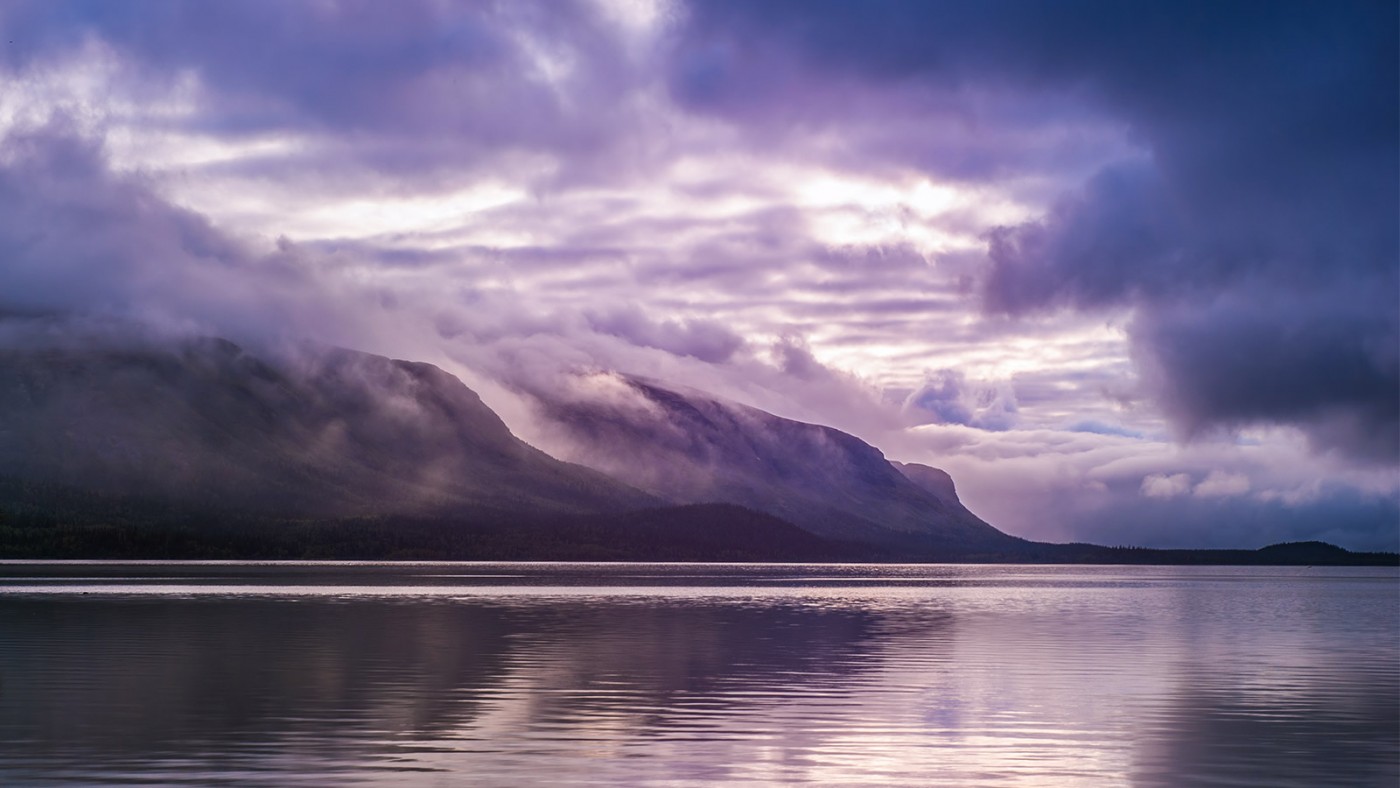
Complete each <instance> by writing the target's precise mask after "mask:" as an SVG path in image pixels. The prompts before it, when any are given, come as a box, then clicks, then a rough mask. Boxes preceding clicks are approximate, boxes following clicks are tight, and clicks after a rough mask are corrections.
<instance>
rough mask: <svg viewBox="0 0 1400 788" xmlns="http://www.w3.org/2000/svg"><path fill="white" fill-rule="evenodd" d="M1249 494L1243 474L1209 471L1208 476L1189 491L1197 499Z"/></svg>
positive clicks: (1245, 477)
mask: <svg viewBox="0 0 1400 788" xmlns="http://www.w3.org/2000/svg"><path fill="white" fill-rule="evenodd" d="M1247 492H1249V477H1248V476H1246V475H1244V474H1243V473H1228V472H1226V471H1211V472H1210V475H1209V476H1207V477H1206V478H1205V479H1203V480H1202V481H1201V483H1200V484H1197V485H1196V486H1195V488H1193V489H1192V490H1191V494H1192V495H1194V496H1196V497H1197V498H1222V497H1229V496H1235V495H1244V494H1245V493H1247Z"/></svg>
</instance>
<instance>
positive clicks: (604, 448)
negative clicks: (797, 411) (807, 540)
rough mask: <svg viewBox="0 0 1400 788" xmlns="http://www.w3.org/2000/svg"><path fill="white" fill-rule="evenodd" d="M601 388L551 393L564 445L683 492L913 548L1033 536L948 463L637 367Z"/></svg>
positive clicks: (973, 547) (931, 552) (938, 553)
mask: <svg viewBox="0 0 1400 788" xmlns="http://www.w3.org/2000/svg"><path fill="white" fill-rule="evenodd" d="M595 383H597V382H596V381H595ZM592 388H594V389H604V390H606V391H607V392H608V393H607V396H595V397H589V398H576V397H575V398H548V397H540V409H541V413H542V414H543V416H544V417H545V418H546V419H548V421H549V422H550V423H551V424H553V425H554V426H555V429H556V437H558V438H561V439H562V445H564V446H566V447H567V449H566V450H564V451H563V454H562V456H564V457H566V458H568V459H570V460H571V461H574V462H578V463H580V464H583V465H587V466H589V467H591V468H596V469H598V470H600V471H602V472H604V473H606V474H608V475H609V476H612V477H614V478H617V479H620V480H622V481H625V482H627V483H628V484H630V485H633V486H635V487H637V488H640V489H642V490H645V491H647V492H649V493H652V494H653V495H656V496H658V497H660V498H663V499H665V500H667V501H670V502H672V503H706V502H723V503H731V504H738V505H740V506H745V507H748V508H751V509H755V510H758V511H761V512H767V513H769V514H772V515H774V516H776V517H780V518H782V519H784V520H787V521H789V522H792V523H795V524H796V525H798V526H800V527H801V528H803V529H804V530H807V531H810V532H811V533H814V534H817V535H819V536H823V537H826V538H828V539H838V540H845V541H853V542H860V543H866V544H871V545H875V546H879V547H881V548H884V549H886V550H888V551H890V552H891V554H903V555H906V556H908V557H910V558H915V557H917V558H919V559H929V558H946V559H956V558H969V557H975V556H987V555H992V554H1008V553H1015V552H1018V551H1020V550H1022V549H1023V548H1024V547H1025V546H1026V545H1027V544H1028V543H1026V542H1025V541H1024V540H1021V539H1017V538H1016V537H1012V536H1009V535H1007V534H1004V533H1002V532H1000V531H998V530H996V529H995V528H993V527H992V526H990V525H988V524H987V523H985V522H983V521H982V520H981V519H979V518H978V517H977V516H976V515H974V514H972V512H970V511H968V510H967V508H966V507H965V506H963V505H962V503H961V502H960V501H959V500H958V498H957V494H956V492H955V491H954V488H953V484H952V480H951V479H950V478H949V477H948V475H947V474H946V473H944V472H943V471H940V470H938V469H936V468H930V467H928V466H923V465H907V466H906V465H900V464H897V463H892V462H890V461H888V460H886V459H885V457H884V455H883V454H881V453H880V451H879V450H878V449H876V448H875V447H873V446H871V445H870V444H868V443H865V442H864V441H861V440H860V439H858V438H856V437H854V436H852V435H848V434H846V433H844V432H841V431H839V430H836V429H833V428H831V427H824V426H821V425H817V424H807V423H803V422H799V421H793V420H791V419H785V418H781V417H778V416H774V415H773V414H771V413H766V412H764V411H761V410H758V409H756V408H751V407H747V406H744V405H740V404H737V403H733V402H726V401H723V400H720V399H718V398H715V397H712V396H710V395H707V394H703V393H701V392H698V391H691V390H684V389H680V388H677V387H669V386H665V385H662V384H660V383H658V382H655V381H650V380H643V379H640V378H635V377H627V376H621V375H607V380H606V381H602V382H601V385H593V386H592Z"/></svg>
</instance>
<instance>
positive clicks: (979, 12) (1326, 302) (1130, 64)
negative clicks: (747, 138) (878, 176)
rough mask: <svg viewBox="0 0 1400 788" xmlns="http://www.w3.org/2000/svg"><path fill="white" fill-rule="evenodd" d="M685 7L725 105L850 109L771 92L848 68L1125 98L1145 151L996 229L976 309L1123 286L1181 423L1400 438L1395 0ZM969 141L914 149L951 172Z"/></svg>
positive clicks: (936, 91)
mask: <svg viewBox="0 0 1400 788" xmlns="http://www.w3.org/2000/svg"><path fill="white" fill-rule="evenodd" d="M694 10H695V14H694V17H695V19H694V24H693V26H692V28H691V29H690V32H689V34H688V37H687V39H686V41H685V43H684V44H683V45H682V46H681V47H680V49H679V51H680V53H681V54H680V56H679V59H678V61H677V62H678V65H677V67H676V69H675V71H674V74H673V76H672V82H671V84H672V89H673V92H674V93H675V95H677V96H678V97H679V98H680V99H681V100H682V101H685V102H687V103H688V104H689V105H690V106H692V107H694V108H697V109H699V110H703V111H709V112H714V113H717V114H720V115H722V116H725V117H729V118H732V119H744V118H750V117H752V118H761V119H763V120H764V122H769V123H771V122H773V118H774V117H775V116H776V117H780V118H781V119H783V120H785V121H787V122H788V123H799V122H800V123H811V122H812V117H813V116H815V117H817V118H819V119H820V118H822V117H826V118H828V119H829V118H832V117H834V116H835V115H837V114H839V113H840V112H842V111H843V110H844V109H845V108H843V107H840V106H832V107H827V108H825V109H823V107H822V106H821V105H820V104H819V102H816V101H815V100H814V101H812V102H810V103H806V104H800V112H799V113H796V114H789V115H787V116H785V117H784V116H783V113H784V112H785V111H786V108H785V106H784V105H783V104H782V103H779V102H776V101H775V99H776V97H777V96H779V95H780V94H782V93H783V92H785V91H793V90H798V91H803V90H805V91H807V92H808V94H810V93H811V92H812V91H815V90H817V89H819V88H820V87H821V86H822V85H823V84H825V83H829V84H832V85H840V84H842V83H843V81H849V80H851V79H856V80H863V81H865V82H866V83H867V84H871V85H877V86H878V85H886V86H897V89H899V90H902V91H909V90H910V89H911V86H922V87H923V88H924V89H925V91H926V92H927V93H928V94H930V95H936V96H942V97H945V99H946V100H948V101H954V100H955V99H956V98H957V97H959V96H962V97H964V98H966V99H967V100H969V101H971V100H972V98H974V97H976V96H977V95H979V94H980V93H984V92H988V91H990V92H993V93H995V92H996V91H1007V90H1009V91H1012V92H1015V93H1019V94H1021V95H1034V96H1042V97H1044V96H1051V97H1059V98H1060V99H1061V101H1060V104H1059V106H1062V107H1063V106H1070V107H1075V108H1077V110H1078V111H1080V112H1083V113H1085V114H1086V115H1094V114H1097V115H1100V116H1102V117H1106V118H1116V119H1118V120H1120V121H1121V122H1122V123H1123V124H1125V125H1126V127H1127V129H1128V131H1129V133H1130V135H1131V138H1132V139H1134V140H1136V141H1137V142H1138V143H1139V144H1140V145H1141V146H1142V147H1143V149H1144V152H1145V153H1144V155H1139V156H1137V157H1129V158H1124V159H1123V160H1121V161H1118V162H1114V163H1111V164H1109V165H1107V166H1105V167H1104V168H1103V169H1102V170H1101V171H1100V172H1099V174H1098V175H1096V176H1095V177H1093V178H1092V179H1090V180H1089V181H1088V182H1087V183H1085V184H1083V185H1082V187H1081V188H1078V189H1073V190H1070V191H1069V192H1067V193H1066V194H1065V195H1064V196H1063V197H1062V198H1061V199H1060V200H1059V203H1058V205H1057V207H1055V209H1054V210H1053V211H1051V213H1049V214H1048V215H1047V216H1045V217H1044V218H1043V219H1041V220H1038V221H1033V222H1028V223H1026V224H1022V225H1019V226H1013V227H1004V228H1001V229H999V230H997V231H995V232H993V233H992V234H991V235H990V244H989V253H990V254H989V256H990V263H991V266H990V272H989V274H988V275H987V277H986V279H985V290H984V294H985V298H986V305H987V308H988V309H989V310H990V311H991V312H993V313H1009V314H1012V315H1023V314H1027V313H1031V312H1037V311H1044V310H1053V309H1060V308H1073V309H1086V310H1088V309H1103V308H1108V309H1112V308H1121V307H1129V308H1133V309H1135V310H1136V315H1137V318H1136V320H1135V322H1134V323H1133V324H1132V325H1131V326H1130V333H1131V335H1132V340H1133V343H1134V347H1135V357H1136V359H1137V360H1138V362H1139V364H1140V366H1141V367H1142V368H1143V369H1145V370H1146V371H1147V372H1148V373H1149V374H1148V375H1147V376H1146V377H1147V379H1148V382H1149V383H1151V384H1153V389H1152V390H1151V392H1150V393H1151V394H1152V395H1153V396H1154V397H1155V398H1157V399H1158V400H1159V401H1160V403H1161V404H1162V405H1163V406H1164V409H1165V410H1166V411H1167V412H1168V413H1169V414H1171V415H1172V416H1173V417H1174V418H1175V419H1176V421H1177V423H1178V425H1179V426H1181V427H1183V428H1184V429H1185V430H1186V431H1187V432H1197V431H1199V430H1201V429H1204V428H1207V427H1210V426H1216V425H1223V426H1237V425H1245V424H1250V423H1257V422H1273V423H1285V424H1293V425H1297V426H1300V427H1302V428H1303V429H1304V430H1306V431H1307V432H1308V434H1309V435H1310V437H1312V439H1313V440H1314V442H1315V444H1316V445H1317V446H1318V447H1319V448H1336V449H1340V450H1342V451H1344V452H1348V453H1350V454H1352V455H1354V456H1357V457H1364V458H1372V459H1374V458H1385V459H1389V460H1394V459H1395V458H1396V457H1397V456H1400V388H1397V374H1396V367H1397V358H1398V357H1400V341H1398V340H1397V337H1400V299H1398V298H1397V293H1400V276H1397V267H1398V265H1400V261H1397V237H1400V185H1397V184H1400V164H1398V162H1400V159H1397V147H1398V146H1397V139H1400V121H1397V116H1398V115H1400V102H1397V100H1396V96H1397V95H1400V84H1398V81H1397V72H1400V66H1397V63H1398V62H1400V47H1397V39H1400V33H1397V29H1400V19H1397V6H1396V5H1395V4H1394V3H1384V2H1374V3H1372V2H1353V3H1339V4H1329V3H1315V2H1298V3H1288V2H1269V3H1263V2H1260V3H1246V2H1240V3H1223V4H1222V3H1170V4H1168V3H1158V4H1136V3H1121V2H1069V3H1054V4H1050V3H1038V2H989V3H905V2H867V3H859V4H856V3H822V2H800V3H780V2H770V3H732V4H731V3H710V2H707V3H698V4H696V5H695V7H694ZM758 62H762V63H767V64H771V67H770V68H768V69H767V70H766V71H765V72H762V73H759V74H755V73H754V72H753V71H752V70H751V69H750V66H752V65H753V64H754V63H758ZM812 73H816V74H819V75H824V76H822V77H820V78H816V77H812V76H811V74H812ZM765 75H768V76H765ZM891 89H895V88H893V87H892V88H891ZM1023 106H1025V107H1027V108H1028V111H1030V110H1031V109H1033V108H1034V107H1035V106H1036V105H1035V104H1033V103H1027V104H1025V105H1023ZM823 112H825V113H826V114H825V116H824V115H823ZM1036 117H1037V118H1042V119H1043V118H1044V117H1046V116H1045V115H1043V114H1042V115H1038V116H1036ZM1034 119H1035V118H1031V117H1028V118H1026V119H1025V120H1026V121H1028V122H1029V121H1031V120H1034ZM961 155H963V153H962V152H960V151H957V150H952V151H950V152H949V153H948V154H947V156H948V157H951V158H945V159H944V160H941V161H937V160H929V161H925V162H924V165H925V166H926V167H927V168H928V169H929V170H930V171H933V172H941V171H942V172H948V171H956V170H957V167H958V166H959V162H958V161H957V160H956V159H957V157H959V156H961ZM1236 309H1238V310H1242V313H1241V314H1236V315H1231V314H1230V310H1236Z"/></svg>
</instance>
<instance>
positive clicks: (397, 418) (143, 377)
mask: <svg viewBox="0 0 1400 788" xmlns="http://www.w3.org/2000/svg"><path fill="white" fill-rule="evenodd" d="M0 477H4V478H8V479H10V480H18V481H19V482H23V483H24V484H25V485H28V489H34V488H35V486H39V487H44V488H46V489H50V488H51V489H61V490H72V491H77V492H78V493H81V494H102V495H108V496H111V495H118V496H123V497H125V498H134V499H142V500H150V501H159V502H163V503H168V504H170V505H173V506H177V507H187V508H190V509H192V510H197V511H201V512H210V513H213V512H221V511H240V512H256V513H263V514H268V515H275V516H281V517H323V518H324V517H348V516H362V515H371V514H417V515H423V514H430V513H444V512H461V511H464V510H471V511H487V510H490V511H506V512H554V513H598V512H617V511H624V510H631V509H637V508H641V507H647V506H655V505H657V504H658V503H659V502H658V501H657V500H656V499H654V498H652V497H651V496H649V495H646V494H645V493H642V492H639V491H637V490H635V489H632V488H630V487H628V486H626V485H624V484H620V483H618V482H616V481H613V480H612V479H609V478H607V477H606V476H604V475H603V474H601V473H598V472H596V471H593V470H589V469H587V468H583V467H580V466H577V465H571V464H568V463H564V462H560V461H559V460H556V459H554V458H552V457H550V456H548V455H546V454H545V453H543V452H541V451H539V450H537V449H535V448H533V447H531V446H529V445H527V444H525V443H524V442H523V441H521V440H519V439H518V438H516V437H515V436H514V435H512V434H511V432H510V430H509V429H508V428H507V427H506V425H505V424H504V423H503V422H502V421H501V419H500V418H499V417H497V415H496V414H495V413H494V412H493V411H492V410H491V409H490V408H488V407H487V406H486V405H485V404H483V403H482V402H481V400H480V398H479V397H478V396H477V395H476V394H475V393H474V392H472V391H471V389H469V388H467V387H466V386H465V385H463V384H462V383H461V381H459V380H457V379H456V378H455V377H453V376H451V375H449V374H447V373H446V372H443V371H442V370H440V369H438V368H437V367H434V366H431V365H429V364H421V363H413V362H408V361H395V360H390V359H387V358H383V357H380V356H373V355H369V354H366V353H357V352H353V351H348V350H324V351H319V352H301V353H296V354H291V355H288V356H287V357H285V358H280V359H278V360H267V359H263V358H258V357H255V356H253V355H252V354H250V353H248V352H246V351H245V350H243V349H242V348H240V347H238V346H237V345H234V344H233V343H230V342H227V341H224V340H219V339H192V340H181V341H174V342H149V341H131V342H127V343H123V344H120V345H112V344H108V345H105V346H103V345H99V346H93V345H89V344H83V343H76V344H67V345H65V344H57V345H50V346H47V347H44V348H42V349H28V350H25V349H13V348H11V349H0Z"/></svg>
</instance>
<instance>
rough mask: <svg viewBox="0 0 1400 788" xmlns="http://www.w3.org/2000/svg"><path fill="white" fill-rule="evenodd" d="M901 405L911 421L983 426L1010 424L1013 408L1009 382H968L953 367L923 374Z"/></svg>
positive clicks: (987, 428)
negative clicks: (919, 382) (974, 383)
mask: <svg viewBox="0 0 1400 788" xmlns="http://www.w3.org/2000/svg"><path fill="white" fill-rule="evenodd" d="M902 409H903V412H904V413H905V415H907V416H909V417H910V418H911V420H912V421H913V422H914V423H915V424H926V423H930V422H932V423H937V424H965V425H968V426H971V427H977V428H979V429H985V430H1004V429H1008V428H1010V427H1011V426H1013V425H1014V424H1015V423H1016V412H1017V409H1016V397H1015V394H1014V393H1013V392H1012V391H1011V389H1010V387H1009V386H981V387H975V386H970V385H969V384H968V381H967V378H966V376H964V375H963V374H962V373H961V372H959V371H957V370H953V369H943V370H939V371H937V372H933V373H929V374H928V375H926V376H925V379H924V384H923V385H922V386H920V387H919V388H918V389H916V390H915V391H914V392H913V393H911V394H910V395H909V396H908V397H906V398H905V400H904V405H903V407H902Z"/></svg>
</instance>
